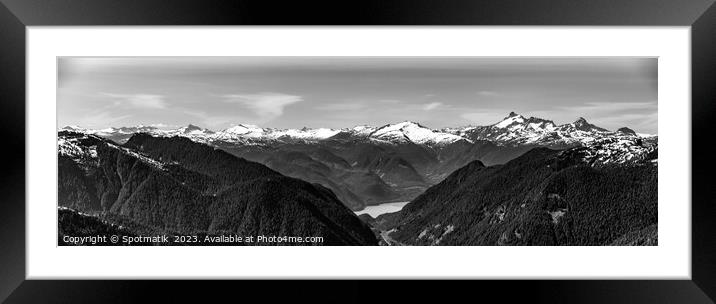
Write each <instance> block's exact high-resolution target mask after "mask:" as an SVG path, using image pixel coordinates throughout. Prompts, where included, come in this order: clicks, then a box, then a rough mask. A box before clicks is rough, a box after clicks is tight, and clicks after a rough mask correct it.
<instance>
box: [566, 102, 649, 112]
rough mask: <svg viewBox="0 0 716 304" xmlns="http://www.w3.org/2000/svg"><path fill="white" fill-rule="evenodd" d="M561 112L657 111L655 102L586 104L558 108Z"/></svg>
mask: <svg viewBox="0 0 716 304" xmlns="http://www.w3.org/2000/svg"><path fill="white" fill-rule="evenodd" d="M560 108H561V109H563V110H567V111H572V112H577V113H588V112H593V111H597V112H601V113H603V112H612V113H613V112H622V111H634V110H640V111H643V110H654V111H656V110H657V103H656V102H587V103H584V104H583V105H578V106H567V107H560Z"/></svg>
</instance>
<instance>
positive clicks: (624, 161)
mask: <svg viewBox="0 0 716 304" xmlns="http://www.w3.org/2000/svg"><path fill="white" fill-rule="evenodd" d="M657 149H658V144H657V143H656V141H655V140H644V139H642V138H639V137H636V136H628V135H625V134H615V135H614V136H611V137H604V138H600V139H598V140H595V141H594V142H591V143H589V144H587V145H585V146H581V147H576V148H572V149H568V150H565V151H563V152H561V153H560V156H561V157H572V158H576V159H578V160H580V161H583V162H585V163H588V164H590V165H591V166H594V167H598V166H602V165H606V164H619V165H633V164H640V163H643V162H645V161H648V162H649V163H651V164H654V165H656V162H657Z"/></svg>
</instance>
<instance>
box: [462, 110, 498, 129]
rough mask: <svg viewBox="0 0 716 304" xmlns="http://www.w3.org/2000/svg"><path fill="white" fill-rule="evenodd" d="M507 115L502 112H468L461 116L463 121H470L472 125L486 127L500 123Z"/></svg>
mask: <svg viewBox="0 0 716 304" xmlns="http://www.w3.org/2000/svg"><path fill="white" fill-rule="evenodd" d="M507 113H509V112H505V110H502V111H484V112H467V113H463V114H460V117H461V118H462V119H465V120H467V121H469V122H470V123H471V124H475V125H480V126H486V125H491V124H494V123H496V122H499V121H500V120H501V119H502V118H504V117H505V116H506V115H507Z"/></svg>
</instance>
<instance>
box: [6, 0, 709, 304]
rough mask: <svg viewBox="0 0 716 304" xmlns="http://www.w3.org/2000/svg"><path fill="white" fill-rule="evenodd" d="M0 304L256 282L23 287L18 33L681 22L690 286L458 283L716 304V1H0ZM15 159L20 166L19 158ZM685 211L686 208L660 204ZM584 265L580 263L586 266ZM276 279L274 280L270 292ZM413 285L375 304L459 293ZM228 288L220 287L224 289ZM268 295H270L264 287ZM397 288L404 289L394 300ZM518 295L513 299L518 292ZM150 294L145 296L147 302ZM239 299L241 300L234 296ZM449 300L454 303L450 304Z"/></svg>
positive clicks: (174, 294)
mask: <svg viewBox="0 0 716 304" xmlns="http://www.w3.org/2000/svg"><path fill="white" fill-rule="evenodd" d="M0 2H1V3H2V5H0V104H2V110H0V131H1V132H2V136H1V137H0V138H2V146H3V149H2V150H3V154H4V155H5V156H4V157H3V158H2V160H3V161H2V167H0V168H2V174H0V189H1V190H0V191H1V192H0V193H2V196H0V206H1V208H0V300H2V299H5V300H6V301H7V302H12V303H48V302H67V303H78V302H91V303H106V302H134V301H141V300H148V299H150V297H159V299H162V300H165V301H166V300H187V299H189V300H191V299H203V300H206V299H208V298H212V297H215V296H223V295H222V293H239V294H240V296H241V297H242V298H243V297H244V295H243V294H242V292H243V291H246V292H249V291H251V293H258V292H256V291H257V290H260V289H263V288H266V285H267V284H266V282H263V283H264V284H261V285H259V284H260V283H259V282H246V281H245V282H241V284H240V286H241V288H240V289H239V290H237V289H236V288H235V286H237V285H236V284H235V283H234V282H230V281H222V282H209V281H201V282H190V281H173V282H169V283H167V282H160V281H40V280H26V279H25V271H26V265H25V229H26V227H25V191H26V188H25V178H26V175H25V164H26V162H29V161H31V160H30V159H27V158H26V154H25V153H26V152H27V151H26V149H25V140H26V138H25V136H26V135H25V123H26V120H25V114H26V113H25V93H26V92H25V64H26V62H25V33H26V32H25V29H26V27H28V26H40V25H46V26H70V25H72V26H90V25H108V26H113V25H136V26H139V25H146V26H155V25H186V26H197V25H198V26H206V25H312V26H314V25H315V26H321V25H381V26H383V25H385V26H390V25H461V26H463V25H464V26H467V25H540V26H544V25H556V26H559V25H579V26H691V56H692V57H691V60H692V66H691V81H692V101H691V109H692V134H691V135H692V147H691V151H692V159H691V162H692V164H693V165H692V168H691V172H692V177H691V178H692V180H691V182H692V202H691V204H692V205H691V206H692V207H691V210H692V240H691V244H692V248H691V250H692V257H691V263H692V276H691V279H692V280H690V281H689V280H644V281H640V280H629V281H593V280H581V281H580V280H576V281H570V280H561V281H480V282H462V283H461V284H463V285H468V286H467V287H460V288H459V289H461V290H463V291H468V292H469V293H471V294H476V295H477V294H485V293H500V294H501V295H502V297H503V298H506V299H508V300H509V299H522V300H530V301H538V302H540V301H545V302H550V303H560V302H569V303H574V302H589V303H627V302H629V303H634V302H648V303H712V302H714V299H716V237H715V236H714V235H715V234H716V220H714V217H715V216H716V202H714V200H715V199H714V197H716V187H712V185H711V178H710V177H711V176H712V172H716V169H715V168H714V167H715V166H714V164H715V163H716V162H714V161H713V155H716V153H715V152H716V151H715V150H716V149H714V148H713V147H712V145H711V144H710V143H711V141H713V139H712V138H710V135H711V134H712V130H714V129H715V128H714V127H713V123H712V119H711V117H712V115H714V114H716V111H714V109H715V108H716V102H714V101H716V60H715V59H714V54H716V5H714V1H713V0H695V1H683V0H682V1H678V0H672V1H660V0H653V1H652V0H632V1H614V0H553V1H543V0H540V1H535V0H533V1H518V0H501V1H500V0H498V1H474V0H473V1H462V0H460V1H425V0H405V1H386V0H384V1H356V2H343V1H332V2H323V1H317V2H316V1H286V2H285V3H276V2H274V1H266V0H264V1H219V0H205V1H190V0H144V1H112V0H45V1H40V0H0ZM23 160H24V161H23ZM669 203H688V202H669ZM585 262H588V261H585ZM273 284H274V283H272V286H275V285H273ZM380 284H385V282H377V283H376V282H367V281H325V282H320V283H317V282H287V283H283V284H281V287H277V288H276V287H273V288H272V287H269V289H268V290H269V291H267V292H268V294H263V293H258V296H259V297H266V298H271V299H272V300H295V299H300V298H307V299H318V300H328V301H331V302H336V301H340V302H359V301H360V302H363V301H372V300H373V299H375V298H377V297H378V296H377V295H376V294H375V293H374V292H373V291H375V289H379V288H380V287H378V286H380ZM433 284H434V283H428V282H423V281H420V282H418V281H412V282H407V283H406V284H405V285H407V286H406V287H402V286H400V285H397V286H394V287H391V289H392V290H391V292H389V293H388V295H380V297H381V298H382V299H383V300H405V298H406V297H410V295H411V294H412V296H418V297H419V298H420V299H423V300H428V299H431V298H433V297H434V298H435V299H440V300H442V301H445V300H450V299H451V298H453V297H455V296H458V295H460V294H461V292H460V291H456V292H454V293H453V292H445V291H443V292H436V293H432V292H427V291H429V290H434V289H443V288H445V287H443V286H442V285H438V286H437V287H436V285H433ZM227 288H228V289H227ZM271 290H273V291H271ZM401 290H403V292H401ZM516 291H519V292H516ZM148 296H149V297H148ZM237 296H239V295H237ZM454 299H458V298H454Z"/></svg>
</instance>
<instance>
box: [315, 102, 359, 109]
mask: <svg viewBox="0 0 716 304" xmlns="http://www.w3.org/2000/svg"><path fill="white" fill-rule="evenodd" d="M366 107H367V106H366V105H365V104H362V103H332V104H324V105H319V106H316V110H321V111H351V110H361V109H365V108H366Z"/></svg>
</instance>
